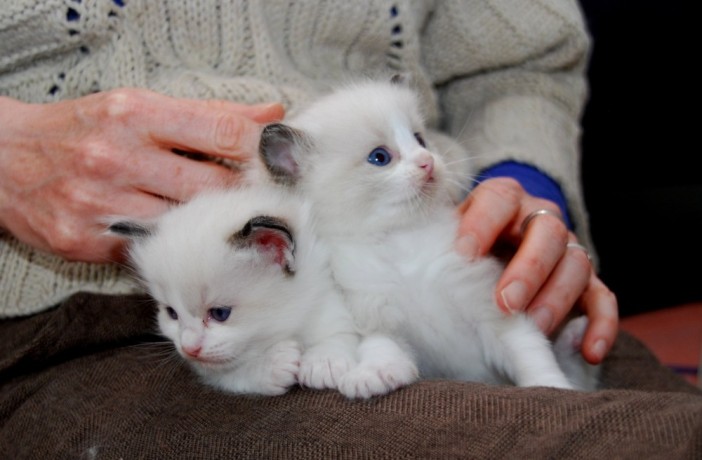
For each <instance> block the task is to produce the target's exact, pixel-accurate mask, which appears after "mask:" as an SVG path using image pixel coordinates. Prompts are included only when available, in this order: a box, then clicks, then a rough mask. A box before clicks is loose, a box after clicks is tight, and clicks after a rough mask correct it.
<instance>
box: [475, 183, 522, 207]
mask: <svg viewBox="0 0 702 460" xmlns="http://www.w3.org/2000/svg"><path fill="white" fill-rule="evenodd" d="M483 184H484V185H485V187H486V189H487V190H490V191H491V192H493V193H496V194H498V195H500V196H502V197H503V198H505V199H508V200H510V201H513V202H515V203H519V201H520V200H521V198H522V196H524V188H523V187H522V185H521V184H520V183H519V181H517V180H516V179H514V178H512V177H496V178H493V179H490V180H486V181H485V182H483Z"/></svg>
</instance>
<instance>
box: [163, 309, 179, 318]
mask: <svg viewBox="0 0 702 460" xmlns="http://www.w3.org/2000/svg"><path fill="white" fill-rule="evenodd" d="M166 313H168V316H170V317H171V319H178V313H176V311H175V310H174V309H173V307H166Z"/></svg>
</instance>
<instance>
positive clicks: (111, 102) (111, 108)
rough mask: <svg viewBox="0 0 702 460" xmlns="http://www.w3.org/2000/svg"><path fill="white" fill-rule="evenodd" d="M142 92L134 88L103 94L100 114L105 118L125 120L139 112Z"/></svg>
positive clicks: (119, 89)
mask: <svg viewBox="0 0 702 460" xmlns="http://www.w3.org/2000/svg"><path fill="white" fill-rule="evenodd" d="M142 96H143V91H142V90H139V89H134V88H118V89H114V90H111V91H108V92H106V93H105V96H104V100H103V106H102V109H103V110H102V114H103V116H104V117H105V118H107V119H109V120H112V121H115V120H127V119H129V118H130V117H131V116H132V115H133V114H135V113H137V112H138V111H139V108H140V107H141V105H142V101H143V97H142Z"/></svg>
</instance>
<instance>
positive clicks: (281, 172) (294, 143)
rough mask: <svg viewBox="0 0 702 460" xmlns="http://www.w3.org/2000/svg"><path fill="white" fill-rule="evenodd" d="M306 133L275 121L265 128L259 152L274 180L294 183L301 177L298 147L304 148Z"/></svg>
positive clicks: (285, 183) (281, 182) (280, 182)
mask: <svg viewBox="0 0 702 460" xmlns="http://www.w3.org/2000/svg"><path fill="white" fill-rule="evenodd" d="M305 143H306V141H305V135H304V134H303V133H302V131H299V130H297V129H295V128H291V127H290V126H287V125H284V124H282V123H274V124H271V125H268V126H266V127H265V128H263V132H262V133H261V143H260V144H259V153H260V154H261V159H262V160H263V163H264V164H265V165H266V168H268V172H269V173H270V174H271V176H272V177H273V180H274V181H275V182H277V183H279V184H284V185H294V184H295V183H296V182H297V180H298V179H299V177H300V164H299V162H298V149H300V148H304V145H305Z"/></svg>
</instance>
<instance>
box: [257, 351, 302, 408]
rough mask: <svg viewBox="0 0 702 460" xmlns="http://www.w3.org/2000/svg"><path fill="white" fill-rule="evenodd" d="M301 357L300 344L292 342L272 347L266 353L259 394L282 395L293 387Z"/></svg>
mask: <svg viewBox="0 0 702 460" xmlns="http://www.w3.org/2000/svg"><path fill="white" fill-rule="evenodd" d="M301 355H302V352H301V350H300V344H299V343H297V342H296V341H294V340H286V341H284V342H279V343H277V344H275V345H273V346H272V347H271V348H270V349H269V350H268V353H267V357H266V362H265V364H264V366H265V367H264V372H263V378H262V379H261V382H260V383H261V387H260V389H259V392H260V393H261V394H266V395H282V394H283V393H285V392H287V391H288V388H290V387H291V386H293V385H295V384H296V383H297V380H298V379H297V377H298V373H299V371H300V357H301Z"/></svg>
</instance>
